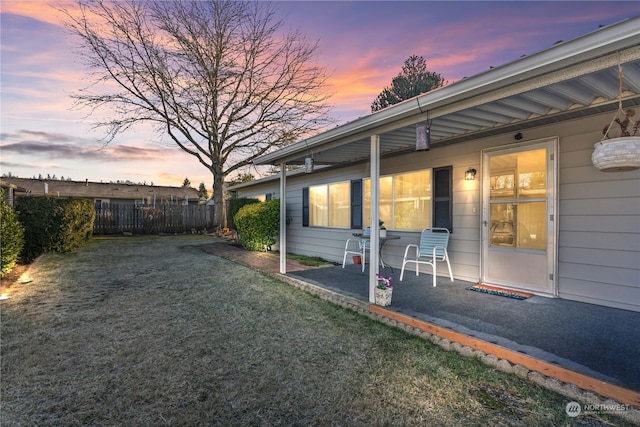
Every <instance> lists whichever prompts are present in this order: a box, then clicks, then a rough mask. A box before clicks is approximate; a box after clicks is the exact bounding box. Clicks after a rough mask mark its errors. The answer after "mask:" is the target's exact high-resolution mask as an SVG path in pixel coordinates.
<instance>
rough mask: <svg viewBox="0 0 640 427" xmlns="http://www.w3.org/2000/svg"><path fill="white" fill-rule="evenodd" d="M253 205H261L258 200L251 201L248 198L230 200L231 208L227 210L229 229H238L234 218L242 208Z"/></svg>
mask: <svg viewBox="0 0 640 427" xmlns="http://www.w3.org/2000/svg"><path fill="white" fill-rule="evenodd" d="M251 203H260V200H258V199H251V198H248V197H241V198H234V199H230V200H229V207H228V209H227V227H229V228H230V229H231V230H235V229H236V224H235V222H234V220H233V218H234V217H235V216H236V214H237V213H238V211H239V210H240V208H242V207H243V206H245V205H250V204H251Z"/></svg>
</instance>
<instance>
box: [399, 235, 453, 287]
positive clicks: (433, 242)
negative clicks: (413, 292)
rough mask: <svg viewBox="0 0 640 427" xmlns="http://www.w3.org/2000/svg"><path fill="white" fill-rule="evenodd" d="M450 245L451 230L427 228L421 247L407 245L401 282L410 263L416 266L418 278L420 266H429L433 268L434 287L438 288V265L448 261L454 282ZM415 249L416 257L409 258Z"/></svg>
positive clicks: (421, 237) (421, 236)
mask: <svg viewBox="0 0 640 427" xmlns="http://www.w3.org/2000/svg"><path fill="white" fill-rule="evenodd" d="M448 245H449V230H447V229H446V228H425V229H424V230H422V233H420V244H419V245H413V244H411V245H407V248H406V249H405V250H404V257H403V258H402V271H401V272H400V281H401V282H402V279H403V277H404V268H405V266H406V265H407V264H409V263H414V264H415V265H416V276H417V275H418V274H419V268H418V266H419V265H420V264H428V265H430V266H431V267H433V287H434V288H435V286H436V263H437V262H438V261H446V263H447V267H448V268H449V277H450V278H451V281H452V282H453V273H452V272H451V264H450V263H449V254H448V253H447V246H448ZM412 249H414V250H415V255H414V256H409V251H410V250H412Z"/></svg>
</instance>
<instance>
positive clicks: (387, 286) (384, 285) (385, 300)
mask: <svg viewBox="0 0 640 427" xmlns="http://www.w3.org/2000/svg"><path fill="white" fill-rule="evenodd" d="M376 277H377V278H378V285H377V286H376V289H375V297H376V304H378V305H381V306H387V305H391V296H392V295H393V286H391V276H389V278H385V277H384V276H383V275H382V274H380V273H377V274H376Z"/></svg>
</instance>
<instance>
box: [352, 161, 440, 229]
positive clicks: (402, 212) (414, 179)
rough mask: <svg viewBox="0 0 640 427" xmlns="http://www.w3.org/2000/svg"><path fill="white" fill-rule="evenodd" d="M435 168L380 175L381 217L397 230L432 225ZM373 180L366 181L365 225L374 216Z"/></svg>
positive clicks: (385, 223) (387, 224) (387, 226)
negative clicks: (433, 173)
mask: <svg viewBox="0 0 640 427" xmlns="http://www.w3.org/2000/svg"><path fill="white" fill-rule="evenodd" d="M431 187H432V186H431V170H430V169H425V170H421V171H417V172H408V173H403V174H397V175H391V176H384V177H380V220H382V221H384V225H385V227H386V228H390V229H394V230H420V229H423V228H426V227H430V226H431V211H432V203H431V198H432V196H431ZM370 206H371V180H370V179H365V180H364V224H365V225H369V222H370V221H369V218H371V210H370V209H371V208H370Z"/></svg>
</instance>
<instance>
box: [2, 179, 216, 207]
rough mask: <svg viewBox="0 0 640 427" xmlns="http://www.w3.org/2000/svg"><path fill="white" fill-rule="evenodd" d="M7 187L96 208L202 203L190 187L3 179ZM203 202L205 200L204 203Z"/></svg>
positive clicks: (196, 191) (197, 194)
mask: <svg viewBox="0 0 640 427" xmlns="http://www.w3.org/2000/svg"><path fill="white" fill-rule="evenodd" d="M2 182H3V186H4V183H6V184H7V185H14V186H17V187H19V188H22V189H24V190H26V191H24V192H23V193H21V194H18V195H17V196H18V197H21V196H23V195H28V196H45V195H49V196H55V197H79V198H85V199H90V200H93V202H94V204H96V205H97V206H104V205H110V204H124V205H129V204H131V205H136V206H155V205H160V204H162V205H164V204H168V205H197V204H199V203H200V202H201V200H200V195H199V193H198V190H196V189H195V188H191V187H161V186H156V185H141V184H130V183H102V182H90V181H88V180H86V181H64V180H52V179H42V180H41V179H30V178H15V177H3V178H2ZM202 202H204V200H202Z"/></svg>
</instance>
